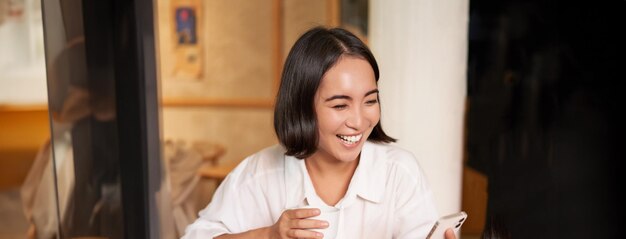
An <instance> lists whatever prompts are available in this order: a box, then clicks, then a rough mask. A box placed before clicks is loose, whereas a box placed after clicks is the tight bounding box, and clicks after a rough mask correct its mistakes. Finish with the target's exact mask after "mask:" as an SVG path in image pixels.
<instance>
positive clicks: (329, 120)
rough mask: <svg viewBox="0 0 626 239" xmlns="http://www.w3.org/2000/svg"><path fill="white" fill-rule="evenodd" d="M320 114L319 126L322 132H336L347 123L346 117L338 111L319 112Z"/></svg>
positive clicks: (318, 118) (318, 116) (318, 117)
mask: <svg viewBox="0 0 626 239" xmlns="http://www.w3.org/2000/svg"><path fill="white" fill-rule="evenodd" d="M318 113H321V114H318V115H317V125H318V127H319V130H320V131H335V130H337V129H338V128H339V127H341V125H342V123H343V122H344V121H345V120H344V118H345V117H344V115H342V114H340V113H338V112H336V111H326V112H320V111H318Z"/></svg>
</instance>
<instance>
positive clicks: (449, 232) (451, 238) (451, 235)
mask: <svg viewBox="0 0 626 239" xmlns="http://www.w3.org/2000/svg"><path fill="white" fill-rule="evenodd" d="M444 236H445V238H446V239H456V235H454V231H452V228H448V230H446V233H445V234H444Z"/></svg>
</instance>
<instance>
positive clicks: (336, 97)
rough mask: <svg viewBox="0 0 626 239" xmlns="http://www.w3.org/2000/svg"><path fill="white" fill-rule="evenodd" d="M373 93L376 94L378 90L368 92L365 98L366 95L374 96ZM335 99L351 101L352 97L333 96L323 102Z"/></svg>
mask: <svg viewBox="0 0 626 239" xmlns="http://www.w3.org/2000/svg"><path fill="white" fill-rule="evenodd" d="M374 93H378V89H373V90H370V91H368V92H367V93H365V97H367V96H368V95H371V94H374ZM336 99H346V100H351V99H352V97H350V96H347V95H333V96H331V97H328V98H327V99H326V100H325V101H324V102H327V101H331V100H336Z"/></svg>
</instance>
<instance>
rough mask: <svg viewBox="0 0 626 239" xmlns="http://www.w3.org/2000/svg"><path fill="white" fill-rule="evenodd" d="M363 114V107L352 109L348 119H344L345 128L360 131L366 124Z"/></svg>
mask: <svg viewBox="0 0 626 239" xmlns="http://www.w3.org/2000/svg"><path fill="white" fill-rule="evenodd" d="M366 121H367V120H366V119H365V113H364V112H363V107H354V108H352V110H350V111H349V113H348V118H347V119H346V126H348V127H350V128H352V129H354V130H357V131H359V130H361V129H362V128H363V127H364V124H365V123H366Z"/></svg>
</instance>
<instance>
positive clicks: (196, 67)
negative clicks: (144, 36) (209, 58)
mask: <svg viewBox="0 0 626 239" xmlns="http://www.w3.org/2000/svg"><path fill="white" fill-rule="evenodd" d="M171 8H172V11H173V14H172V15H173V16H174V17H173V19H172V20H173V22H172V24H171V25H173V26H174V29H173V31H172V32H173V33H174V34H173V39H174V41H172V42H173V43H174V61H175V62H174V68H173V69H172V71H171V75H170V76H169V77H171V78H172V79H177V80H201V79H202V77H203V71H202V69H203V67H202V64H203V61H202V59H203V57H202V55H203V47H202V40H203V39H202V37H201V36H202V35H201V34H200V32H201V23H202V18H201V17H202V15H201V10H202V2H201V1H198V0H196V1H180V0H177V1H172V5H171Z"/></svg>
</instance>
